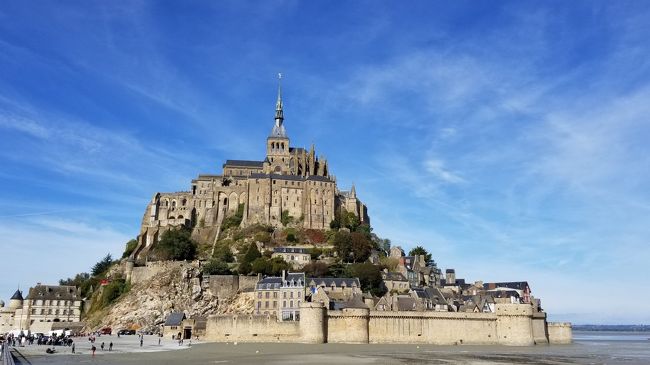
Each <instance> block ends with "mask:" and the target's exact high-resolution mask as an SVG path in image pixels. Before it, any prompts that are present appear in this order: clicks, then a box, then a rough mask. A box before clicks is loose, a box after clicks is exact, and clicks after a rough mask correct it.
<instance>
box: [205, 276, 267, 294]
mask: <svg viewBox="0 0 650 365" xmlns="http://www.w3.org/2000/svg"><path fill="white" fill-rule="evenodd" d="M203 278H204V282H205V283H206V284H207V287H208V288H209V289H210V292H212V294H213V295H215V296H216V297H217V298H229V297H231V296H233V295H235V294H237V292H238V291H251V290H254V289H255V285H256V284H257V281H258V280H259V278H258V277H257V276H245V275H209V276H208V275H206V276H204V277H203Z"/></svg>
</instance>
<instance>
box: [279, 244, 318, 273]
mask: <svg viewBox="0 0 650 365" xmlns="http://www.w3.org/2000/svg"><path fill="white" fill-rule="evenodd" d="M271 257H282V258H283V259H284V261H286V262H288V263H290V264H291V265H293V267H294V268H301V267H303V266H305V265H307V264H308V263H310V262H311V250H310V249H309V248H303V247H274V248H273V254H272V255H271Z"/></svg>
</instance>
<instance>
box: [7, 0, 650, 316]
mask: <svg viewBox="0 0 650 365" xmlns="http://www.w3.org/2000/svg"><path fill="white" fill-rule="evenodd" d="M648 39H650V7H649V6H648V4H647V3H646V2H642V1H617V2H611V1H572V2H566V1H545V2H522V1H514V2H508V1H501V2H491V1H490V2H489V1H468V2H463V1H454V2H432V1H423V2H418V1H413V2H408V5H406V4H404V3H400V2H378V1H369V2H363V1H358V2H329V1H304V2H299V1H257V2H251V3H246V2H242V1H233V2H212V1H184V2H165V1H162V2H161V1H152V2H146V1H125V2H118V1H111V2H101V1H97V2H93V1H78V2H75V1H57V2H46V1H42V2H39V3H38V5H34V4H26V3H24V2H4V3H3V5H1V6H0V166H1V168H0V242H1V243H2V253H1V254H0V255H1V262H0V267H1V268H2V272H3V275H1V276H0V297H2V298H5V300H6V299H8V297H9V296H10V295H11V294H12V293H13V291H14V290H15V288H16V286H17V285H20V286H21V288H28V287H29V286H31V285H34V284H35V283H36V282H44V283H56V282H57V280H58V279H59V278H62V277H67V276H71V275H73V274H74V273H76V272H79V271H87V270H88V269H89V268H90V266H91V265H92V264H93V263H94V262H96V261H97V260H98V259H99V258H100V257H101V256H102V255H104V254H106V253H107V252H110V253H112V254H113V255H115V256H118V255H120V254H121V252H122V250H123V245H124V243H125V242H126V241H127V240H128V239H130V238H132V237H134V236H135V235H137V232H138V228H139V224H140V220H141V218H142V215H143V213H144V208H145V206H146V204H147V202H148V200H149V199H150V198H151V196H152V195H153V194H154V193H155V192H157V191H180V190H187V189H189V183H190V180H191V179H192V178H193V177H195V176H196V175H197V174H198V173H218V172H220V169H221V164H222V163H223V161H224V160H225V159H229V158H230V159H261V158H262V157H263V155H264V146H265V138H266V136H267V135H268V133H269V132H270V130H271V127H272V125H273V115H274V106H275V96H276V85H277V80H276V74H277V73H278V72H282V73H283V75H284V78H283V91H284V104H285V118H286V119H285V123H286V124H285V125H286V128H287V132H288V134H289V136H290V138H291V140H292V144H293V145H295V146H310V145H311V143H312V142H313V143H315V144H316V148H317V152H319V153H321V154H323V155H325V157H326V158H327V159H328V161H329V163H330V165H331V168H332V172H333V173H334V174H335V175H336V177H337V179H338V182H339V185H340V186H341V187H342V188H344V189H347V188H349V186H350V185H351V184H352V182H354V183H355V184H356V187H357V193H358V195H359V196H360V198H361V199H363V200H364V201H365V202H366V203H367V205H368V207H369V213H370V216H371V219H372V222H373V226H374V229H375V232H377V233H378V234H379V235H380V236H382V237H386V238H390V239H391V240H392V241H393V243H394V244H399V245H401V246H402V247H405V248H407V249H408V248H410V247H413V246H415V245H416V244H422V245H424V246H425V247H426V248H428V249H429V250H430V251H432V252H433V254H434V258H435V259H436V260H437V262H438V263H439V264H440V266H441V267H442V268H443V269H445V268H455V269H456V272H457V275H458V276H459V277H464V278H466V279H467V280H470V281H473V280H484V281H515V280H528V281H529V282H530V284H531V287H532V290H533V295H535V296H537V297H541V298H542V303H543V306H544V307H545V308H546V310H547V311H548V312H549V313H550V317H551V319H555V320H571V321H574V322H576V323H650V314H648V311H647V304H646V303H648V302H650V293H649V291H648V290H647V289H648V283H647V279H648V278H650V269H648V263H649V262H650V244H649V242H648V241H649V237H650V219H649V217H650V189H649V187H650V146H649V142H650V138H649V137H650V121H649V116H650V42H648Z"/></svg>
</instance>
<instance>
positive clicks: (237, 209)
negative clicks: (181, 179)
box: [136, 85, 369, 255]
mask: <svg viewBox="0 0 650 365" xmlns="http://www.w3.org/2000/svg"><path fill="white" fill-rule="evenodd" d="M342 210H345V211H347V212H352V213H354V214H355V215H356V216H357V217H359V220H360V221H361V222H365V223H368V222H369V218H368V214H367V209H366V206H365V205H364V204H363V203H362V202H361V201H360V200H359V199H358V198H357V196H356V191H355V188H354V186H352V188H351V189H350V190H349V191H340V190H339V189H338V186H337V185H336V178H335V177H334V176H333V175H332V174H331V172H330V167H329V165H328V163H327V160H326V159H325V158H323V157H320V158H318V157H317V156H316V152H315V150H314V146H313V145H312V146H311V148H310V149H309V151H307V150H306V149H304V148H300V147H291V145H290V141H289V137H288V135H287V132H286V130H285V127H284V111H283V105H282V89H281V86H280V85H279V86H278V98H277V103H276V108H275V124H274V125H273V128H272V129H271V133H270V135H269V136H268V138H267V139H266V157H265V158H264V159H263V160H261V161H247V160H227V161H226V163H224V164H223V172H222V173H221V174H220V175H207V174H206V175H199V176H198V177H197V178H196V179H194V180H192V183H191V186H190V190H189V191H182V192H175V193H156V194H155V195H154V196H153V198H152V199H151V202H150V203H149V205H148V206H147V209H146V211H145V214H144V217H143V219H142V227H141V229H140V235H139V236H138V243H139V244H138V249H137V250H136V255H137V254H138V253H140V252H143V250H144V251H146V250H148V249H150V248H151V246H152V245H153V244H155V243H156V242H157V241H158V239H159V237H160V235H161V234H162V233H163V232H164V231H166V230H168V229H170V228H173V227H179V226H191V227H195V229H194V231H195V233H196V232H197V231H201V237H202V239H203V240H205V241H210V240H213V239H214V238H215V236H216V235H217V234H218V233H217V232H218V230H219V227H220V226H221V223H222V222H223V220H224V219H225V218H227V217H229V216H233V215H239V216H241V218H242V220H241V225H242V226H244V227H245V226H249V225H253V224H266V225H271V226H274V227H281V226H282V216H283V214H284V215H285V216H286V217H291V220H292V221H293V222H295V224H296V225H298V226H301V227H303V228H309V229H329V225H330V222H331V221H332V220H333V219H334V217H335V213H336V212H337V211H342Z"/></svg>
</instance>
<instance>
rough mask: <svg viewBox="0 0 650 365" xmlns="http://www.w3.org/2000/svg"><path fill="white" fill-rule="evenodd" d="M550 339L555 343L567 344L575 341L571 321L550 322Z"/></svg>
mask: <svg viewBox="0 0 650 365" xmlns="http://www.w3.org/2000/svg"><path fill="white" fill-rule="evenodd" d="M548 340H549V343H551V344H554V345H566V344H570V343H571V342H572V341H573V329H572V328H571V323H566V322H549V323H548Z"/></svg>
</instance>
